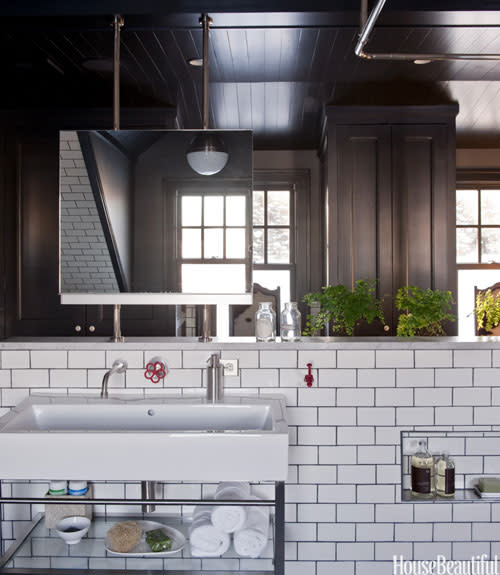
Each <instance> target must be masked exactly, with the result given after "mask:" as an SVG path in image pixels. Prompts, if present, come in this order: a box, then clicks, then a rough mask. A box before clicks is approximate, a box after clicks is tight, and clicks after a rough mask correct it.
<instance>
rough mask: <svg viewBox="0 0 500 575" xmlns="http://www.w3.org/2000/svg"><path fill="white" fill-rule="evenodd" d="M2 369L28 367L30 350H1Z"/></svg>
mask: <svg viewBox="0 0 500 575" xmlns="http://www.w3.org/2000/svg"><path fill="white" fill-rule="evenodd" d="M1 365H2V369H19V368H29V367H30V352H29V351H26V350H19V351H18V350H12V351H5V350H4V351H2V364H1Z"/></svg>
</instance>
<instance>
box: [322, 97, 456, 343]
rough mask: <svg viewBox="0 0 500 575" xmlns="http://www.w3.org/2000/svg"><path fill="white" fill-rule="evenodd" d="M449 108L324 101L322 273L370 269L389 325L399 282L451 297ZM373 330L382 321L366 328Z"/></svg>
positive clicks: (344, 278)
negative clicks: (324, 252)
mask: <svg viewBox="0 0 500 575" xmlns="http://www.w3.org/2000/svg"><path fill="white" fill-rule="evenodd" d="M456 113H457V107H456V106H453V105H450V106H420V107H364V106H332V107H329V108H328V109H327V128H328V130H327V138H328V153H327V156H326V157H327V162H328V163H327V171H328V176H327V184H328V207H329V222H328V224H329V225H328V230H329V232H328V236H329V238H328V239H329V242H328V243H329V256H328V264H329V265H328V268H329V280H328V282H329V283H331V284H336V283H342V284H344V285H346V286H352V285H353V283H354V282H355V281H356V280H357V279H375V278H376V279H377V280H378V295H379V296H383V297H384V313H385V317H386V321H387V323H388V325H389V326H390V327H391V333H395V328H396V322H397V314H396V310H395V309H394V306H393V301H392V300H393V295H394V294H395V292H396V291H397V289H398V288H399V287H401V286H404V285H418V286H419V287H421V288H433V289H435V288H439V289H447V290H451V291H452V292H453V294H454V295H455V297H456V262H455V116H456ZM454 330H456V326H455V325H453V324H451V325H450V326H447V331H448V333H449V334H450V335H453V334H454V333H455V331H454ZM376 333H382V332H381V326H369V327H366V334H368V335H373V334H376Z"/></svg>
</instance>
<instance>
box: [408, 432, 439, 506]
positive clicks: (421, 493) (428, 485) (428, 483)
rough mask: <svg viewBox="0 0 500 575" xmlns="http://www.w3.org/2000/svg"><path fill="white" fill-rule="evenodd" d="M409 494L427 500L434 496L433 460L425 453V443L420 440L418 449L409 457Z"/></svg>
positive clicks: (423, 440)
mask: <svg viewBox="0 0 500 575" xmlns="http://www.w3.org/2000/svg"><path fill="white" fill-rule="evenodd" d="M410 470H411V494H412V495H413V496H414V497H419V498H429V497H432V496H433V495H434V458H433V457H432V455H431V454H430V453H429V452H428V451H427V442H426V441H425V439H421V440H420V441H419V442H418V449H417V451H416V453H414V454H413V455H412V456H411V457H410Z"/></svg>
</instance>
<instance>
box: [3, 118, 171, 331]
mask: <svg viewBox="0 0 500 575" xmlns="http://www.w3.org/2000/svg"><path fill="white" fill-rule="evenodd" d="M108 116H109V118H108ZM174 117H175V114H174V113H173V112H172V111H170V110H166V111H165V110H156V113H154V112H152V111H149V113H147V114H142V113H141V111H129V112H128V113H127V112H125V113H123V114H122V123H123V124H124V126H125V125H126V126H128V127H132V128H133V127H154V126H162V127H173V126H174ZM0 120H1V130H0V134H1V136H0V138H1V139H0V145H1V152H2V154H1V164H0V166H1V180H0V186H1V189H0V206H1V207H2V208H3V209H2V212H1V213H2V220H3V221H2V224H3V233H2V237H1V238H0V247H2V245H4V249H3V250H2V252H1V256H0V274H1V279H2V282H1V284H0V285H1V288H2V290H1V297H0V330H1V331H0V337H10V336H71V335H74V336H78V335H85V336H108V335H111V334H112V319H113V311H112V306H82V305H81V306H77V305H61V304H60V301H59V273H58V259H59V130H60V129H68V128H74V127H75V126H76V127H78V128H82V129H85V128H89V129H90V128H99V127H105V128H107V127H109V125H110V123H111V116H110V112H109V113H108V112H106V111H100V112H99V111H98V112H95V113H92V112H89V111H67V112H60V113H56V112H51V113H46V114H44V113H42V112H40V113H37V112H32V113H31V114H26V115H21V114H18V115H17V114H16V115H9V114H5V115H3V116H1V117H0ZM4 301H5V305H4ZM122 328H123V332H124V333H127V334H128V335H174V333H175V332H174V329H175V310H172V309H168V308H167V306H124V307H122Z"/></svg>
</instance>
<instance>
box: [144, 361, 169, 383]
mask: <svg viewBox="0 0 500 575" xmlns="http://www.w3.org/2000/svg"><path fill="white" fill-rule="evenodd" d="M166 375H167V374H166V372H165V366H164V365H163V363H161V361H155V362H154V363H153V362H150V363H148V364H147V365H146V371H145V372H144V377H145V378H146V379H149V380H151V381H152V382H153V383H158V382H159V381H161V380H162V379H164V377H165V376H166Z"/></svg>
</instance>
